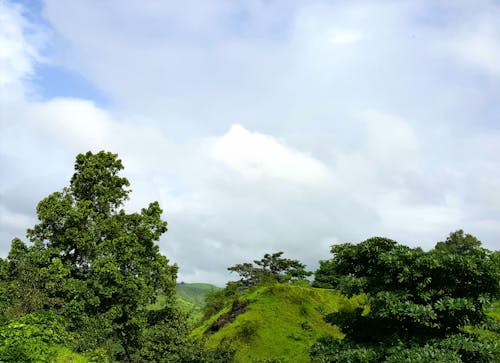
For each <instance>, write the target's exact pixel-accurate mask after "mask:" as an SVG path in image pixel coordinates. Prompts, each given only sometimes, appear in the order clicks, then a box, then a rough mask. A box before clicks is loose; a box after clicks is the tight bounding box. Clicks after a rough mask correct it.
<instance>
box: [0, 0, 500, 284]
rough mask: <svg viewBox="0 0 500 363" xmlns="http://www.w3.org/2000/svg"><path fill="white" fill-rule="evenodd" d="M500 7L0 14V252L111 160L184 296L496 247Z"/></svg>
mask: <svg viewBox="0 0 500 363" xmlns="http://www.w3.org/2000/svg"><path fill="white" fill-rule="evenodd" d="M498 19H500V2H498V1H482V0H469V1H458V0H449V1H436V0H421V1H400V0H398V1H383V0H381V1H291V0H283V1H279V0H278V1H272V0H271V1H259V0H242V1H234V0H227V1H225V0H219V1H207V0H203V1H201V0H190V1H182V2H179V1H143V0H137V1H122V0H109V1H105V2H104V1H98V0H95V1H92V0H90V1H89V0H72V1H61V0H47V1H35V0H26V1H13V0H12V1H6V0H0V173H1V174H0V255H1V256H5V255H6V254H7V252H8V249H9V245H10V241H11V239H12V238H13V237H14V236H18V237H24V235H25V230H26V228H28V227H30V226H33V225H34V224H35V223H36V216H35V208H36V204H37V203H38V201H39V200H41V199H42V198H43V197H45V196H46V195H48V194H49V193H51V192H54V191H57V190H60V189H61V188H63V187H64V186H66V185H68V183H69V178H70V177H71V175H72V173H73V162H74V158H75V156H76V155H77V154H78V153H80V152H85V151H87V150H92V151H98V150H102V149H104V150H109V151H112V152H115V153H118V154H119V156H120V158H121V159H122V160H123V163H124V165H125V170H124V176H126V177H127V178H128V179H129V180H130V182H131V184H132V189H133V193H132V194H131V200H130V202H129V203H128V205H127V209H128V210H137V209H139V208H141V207H143V206H145V205H147V203H148V202H150V201H154V200H158V201H159V202H160V204H161V206H162V208H163V209H164V211H165V214H164V217H165V219H166V220H168V222H169V231H168V232H167V234H165V235H164V237H163V238H162V239H161V241H160V247H161V251H162V252H163V253H164V254H165V255H166V256H167V257H168V258H169V259H170V260H171V261H173V262H176V263H178V264H179V266H180V274H179V279H180V280H183V281H189V282H195V281H203V282H213V283H217V284H223V283H224V282H225V281H226V280H227V279H228V278H230V277H231V276H230V275H228V273H227V272H226V271H225V269H226V267H227V266H230V265H233V264H236V263H240V262H245V261H250V260H252V259H256V258H259V257H261V256H262V255H263V254H264V253H268V252H275V251H285V255H286V256H288V257H291V258H297V259H300V260H301V261H303V262H305V263H306V264H307V265H308V266H309V267H310V268H311V269H314V268H315V267H316V266H317V261H318V260H319V259H326V258H328V257H329V246H330V245H332V244H334V243H340V242H358V241H362V240H364V239H366V238H368V237H371V236H375V235H379V236H387V237H390V238H393V239H396V240H397V241H399V242H401V243H404V244H407V245H410V246H422V247H423V248H430V247H432V246H433V245H434V244H435V243H436V242H437V241H440V240H443V239H444V238H445V237H446V236H447V234H448V233H449V232H451V231H454V230H456V229H459V228H463V229H464V230H465V231H466V232H468V233H472V234H474V235H476V236H477V237H478V238H480V239H481V240H482V241H483V244H484V246H486V247H488V248H490V249H500V22H499V21H498Z"/></svg>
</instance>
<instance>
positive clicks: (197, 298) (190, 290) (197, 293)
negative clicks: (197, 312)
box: [175, 282, 220, 309]
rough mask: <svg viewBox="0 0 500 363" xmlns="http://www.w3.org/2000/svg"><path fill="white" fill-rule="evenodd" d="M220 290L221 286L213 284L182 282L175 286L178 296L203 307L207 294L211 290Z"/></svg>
mask: <svg viewBox="0 0 500 363" xmlns="http://www.w3.org/2000/svg"><path fill="white" fill-rule="evenodd" d="M214 290H220V287H217V286H215V285H211V284H202V283H193V284H187V283H184V282H181V283H179V284H177V286H176V287H175V291H176V293H177V298H180V299H182V300H184V301H186V302H189V303H191V304H193V305H195V306H196V307H198V308H200V309H201V308H202V307H203V305H205V296H207V294H208V293H209V292H211V291H214Z"/></svg>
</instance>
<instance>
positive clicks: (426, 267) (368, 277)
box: [312, 231, 500, 363]
mask: <svg viewBox="0 0 500 363" xmlns="http://www.w3.org/2000/svg"><path fill="white" fill-rule="evenodd" d="M479 246H480V242H479V241H477V239H475V238H474V237H472V236H470V235H464V233H463V231H457V232H454V233H452V234H451V235H450V236H449V238H448V239H447V240H446V242H444V243H438V245H437V246H436V248H435V249H433V250H431V251H428V252H424V251H422V250H421V249H419V248H415V249H412V248H409V247H406V246H402V245H399V244H398V243H397V242H395V241H392V240H389V239H385V238H370V239H368V240H366V241H364V242H362V243H359V244H357V245H353V244H341V245H335V246H333V247H332V254H333V258H332V259H331V260H327V261H322V262H321V265H320V268H319V270H318V271H317V272H316V279H315V281H314V284H313V285H314V286H318V287H328V288H334V289H337V290H339V291H340V292H342V293H344V294H346V295H353V294H360V293H366V294H368V297H369V304H370V312H369V313H368V314H363V313H362V311H360V310H359V309H358V310H354V311H345V312H340V313H337V314H330V315H329V316H328V317H327V319H328V320H329V321H330V322H331V323H332V324H335V325H338V326H339V327H341V329H342V331H343V332H344V333H346V336H347V337H346V339H345V341H343V342H338V341H332V340H331V339H324V340H322V341H320V342H319V343H318V345H317V346H315V347H314V349H313V351H312V353H313V357H314V358H315V359H316V360H318V361H321V362H323V361H325V362H337V361H338V362H340V361H342V362H369V361H373V362H380V361H384V360H387V361H391V362H392V361H396V360H398V361H408V362H409V361H411V362H413V361H418V362H425V361H429V359H431V358H430V357H434V358H432V359H431V360H433V361H443V362H453V361H457V359H459V360H458V361H463V362H471V363H472V362H493V361H495V360H496V359H499V358H500V349H499V348H500V347H499V345H498V341H497V342H495V341H494V339H482V337H481V336H479V335H477V334H472V333H467V330H466V329H465V327H466V326H480V325H481V324H493V322H492V321H491V319H489V318H488V316H487V315H486V308H487V307H488V306H489V305H490V304H491V303H492V301H493V299H496V298H498V296H499V293H500V285H499V281H500V266H499V264H498V259H496V258H495V257H494V254H492V253H491V252H490V251H488V250H486V249H483V248H480V247H479ZM405 357H406V358H405ZM415 357H421V358H418V359H417V358H415ZM445 357H450V358H449V360H447V359H448V358H445Z"/></svg>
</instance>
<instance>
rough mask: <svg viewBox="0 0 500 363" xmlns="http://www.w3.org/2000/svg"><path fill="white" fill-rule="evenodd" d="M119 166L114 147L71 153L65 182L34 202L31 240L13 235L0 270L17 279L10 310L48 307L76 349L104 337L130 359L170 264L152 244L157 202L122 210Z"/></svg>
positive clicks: (160, 226)
mask: <svg viewBox="0 0 500 363" xmlns="http://www.w3.org/2000/svg"><path fill="white" fill-rule="evenodd" d="M122 169H123V165H122V162H121V160H120V159H118V157H117V155H116V154H112V153H109V152H104V151H100V152H98V153H96V154H93V153H92V152H87V153H86V154H80V155H78V156H77V158H76V162H75V173H74V174H73V176H72V178H71V181H70V185H69V187H67V188H64V189H63V190H62V191H61V192H55V193H53V194H51V195H49V196H48V197H46V198H45V199H43V200H42V201H41V202H40V203H39V204H38V207H37V215H38V219H39V223H38V224H37V225H35V226H34V227H33V228H32V229H30V230H28V234H27V235H28V238H29V240H30V242H31V244H30V245H26V244H25V243H23V242H22V241H20V240H18V239H16V240H15V241H14V242H13V244H12V249H11V253H10V255H9V266H8V270H9V272H8V273H7V275H8V276H9V278H10V279H11V280H15V281H16V282H19V283H18V284H17V285H18V286H17V288H16V289H15V290H16V291H17V294H16V297H17V304H13V307H12V308H11V310H12V311H14V312H17V314H23V313H29V312H32V311H36V310H39V309H43V308H46V307H51V308H53V309H56V310H57V311H59V312H60V314H61V315H63V316H65V317H66V318H68V319H67V322H68V324H69V328H70V330H73V331H76V332H78V334H79V339H78V341H79V345H80V346H79V348H80V349H82V350H85V349H88V348H92V347H95V346H99V345H103V344H104V345H106V346H107V347H108V348H109V350H110V351H113V354H114V355H115V356H116V357H123V358H124V359H127V360H129V361H131V356H132V355H133V353H134V351H138V350H139V349H140V348H141V344H142V342H141V339H142V338H141V337H142V335H143V333H144V329H146V328H147V324H148V318H147V315H148V311H147V305H148V304H150V303H153V302H154V301H155V298H156V296H157V292H158V291H159V290H161V291H163V293H164V294H165V295H166V296H167V297H170V298H172V297H173V296H174V293H175V279H176V274H177V266H175V265H171V264H169V261H168V260H167V259H166V257H164V256H163V255H161V254H160V252H159V247H158V245H157V244H156V242H157V241H158V240H159V238H160V236H161V235H162V234H163V233H164V232H166V230H167V222H166V221H163V220H162V218H161V214H162V210H161V208H160V206H159V204H158V202H153V203H150V204H149V206H147V207H146V208H143V209H142V210H141V212H140V213H126V212H125V210H124V209H123V205H124V202H125V201H126V200H127V198H128V194H129V193H130V190H129V189H127V187H128V186H129V182H128V180H127V179H126V178H124V177H121V176H119V172H120V171H121V170H122Z"/></svg>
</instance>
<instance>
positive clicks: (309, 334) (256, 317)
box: [193, 284, 365, 362]
mask: <svg viewBox="0 0 500 363" xmlns="http://www.w3.org/2000/svg"><path fill="white" fill-rule="evenodd" d="M235 301H236V302H233V304H232V305H228V306H226V307H225V308H224V309H222V310H221V311H220V312H219V313H217V314H215V315H214V316H212V317H211V318H210V319H208V320H207V321H205V322H204V323H203V324H202V325H201V326H199V327H198V328H196V329H195V330H194V332H193V336H195V337H198V338H201V337H205V338H206V345H207V347H208V348H215V347H217V346H218V345H219V344H220V343H222V342H230V343H231V346H232V347H233V348H236V356H235V361H236V362H255V361H263V360H269V359H274V360H278V361H280V362H308V361H309V348H310V347H311V345H312V344H314V343H315V342H316V340H317V339H318V338H320V337H322V336H333V337H335V338H338V339H342V338H343V337H344V335H343V334H342V333H341V331H340V330H339V329H338V327H336V326H333V325H331V324H329V323H327V322H326V321H325V320H324V317H325V316H326V314H329V313H332V312H336V311H338V310H339V309H341V308H342V309H348V310H350V309H354V308H356V307H358V306H364V303H365V296H363V295H360V296H355V297H353V298H351V299H349V298H347V297H345V296H342V295H341V294H340V293H338V292H336V291H333V290H328V289H319V288H312V287H302V286H293V285H289V284H286V285H284V284H276V285H272V286H264V287H258V288H255V289H253V290H251V291H248V292H245V293H243V294H242V295H241V296H239V297H238V299H237V300H235Z"/></svg>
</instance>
